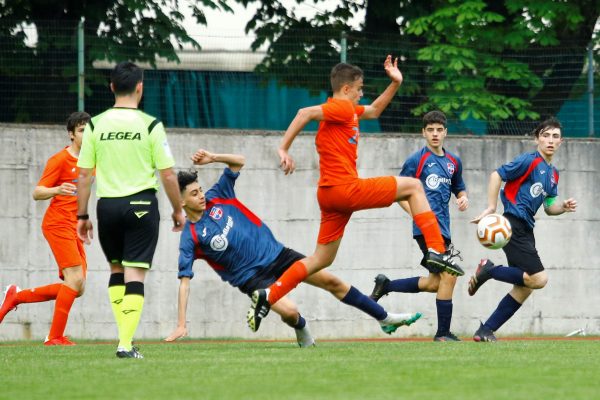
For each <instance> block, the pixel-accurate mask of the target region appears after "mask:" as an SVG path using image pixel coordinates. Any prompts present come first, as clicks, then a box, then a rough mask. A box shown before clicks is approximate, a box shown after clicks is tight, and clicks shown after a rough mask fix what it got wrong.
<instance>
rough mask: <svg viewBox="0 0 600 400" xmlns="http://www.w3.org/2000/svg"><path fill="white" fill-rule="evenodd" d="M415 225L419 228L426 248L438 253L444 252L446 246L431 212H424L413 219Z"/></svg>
mask: <svg viewBox="0 0 600 400" xmlns="http://www.w3.org/2000/svg"><path fill="white" fill-rule="evenodd" d="M413 218H414V220H415V224H416V225H417V226H418V227H419V229H420V230H421V232H422V233H423V237H424V238H425V244H426V245H427V247H428V248H430V249H434V250H435V251H437V252H438V253H443V252H445V251H446V244H445V243H444V238H443V237H442V232H441V231H440V226H439V224H438V221H437V219H436V218H435V214H434V213H433V211H425V212H424V213H421V214H417V215H415V216H414V217H413Z"/></svg>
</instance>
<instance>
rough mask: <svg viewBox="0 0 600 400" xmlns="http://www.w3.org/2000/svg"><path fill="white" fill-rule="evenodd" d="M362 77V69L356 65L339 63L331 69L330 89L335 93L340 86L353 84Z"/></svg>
mask: <svg viewBox="0 0 600 400" xmlns="http://www.w3.org/2000/svg"><path fill="white" fill-rule="evenodd" d="M363 75H364V74H363V71H362V69H360V68H358V67H357V66H356V65H350V64H346V63H339V64H337V65H336V66H335V67H333V68H332V69H331V74H330V75H329V77H330V79H331V89H332V90H333V91H334V92H337V91H338V90H340V89H341V88H342V86H344V85H347V84H351V83H353V82H354V81H356V80H357V79H360V78H362V77H363Z"/></svg>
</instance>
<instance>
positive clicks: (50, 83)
mask: <svg viewBox="0 0 600 400" xmlns="http://www.w3.org/2000/svg"><path fill="white" fill-rule="evenodd" d="M180 3H182V2H181V1H178V0H155V1H148V0H121V1H115V0H95V1H85V0H84V1H81V0H65V1H56V0H4V1H2V2H0V49H5V50H3V53H0V54H1V55H2V58H1V59H0V87H2V93H3V94H4V95H5V96H6V95H7V94H8V95H9V98H8V99H7V100H8V103H9V104H8V106H9V108H10V109H11V111H12V115H8V116H7V115H5V116H3V117H4V118H5V119H7V120H17V121H38V122H47V121H55V120H56V118H57V115H56V113H57V112H59V113H62V114H65V115H66V114H68V112H70V111H73V107H74V106H73V105H74V104H76V102H75V101H73V102H63V103H62V104H60V102H57V101H56V100H57V97H58V96H59V94H61V95H60V96H61V97H62V95H64V93H65V92H70V93H71V94H72V96H73V93H74V91H75V88H74V87H73V86H74V85H73V83H74V82H76V78H75V77H76V76H77V65H76V63H75V62H74V60H76V59H77V57H76V54H77V53H76V43H77V25H78V23H79V21H80V19H81V17H84V18H85V30H86V42H85V56H86V59H85V63H86V71H87V72H88V73H89V75H88V76H86V79H87V81H88V82H90V81H91V82H92V83H93V82H99V81H101V82H102V83H103V84H106V83H105V79H106V77H105V76H103V75H98V74H94V69H93V68H92V62H93V61H96V60H107V61H122V60H130V61H137V62H148V63H150V64H151V65H155V63H156V60H157V58H159V57H162V58H165V59H167V60H170V61H178V58H177V54H176V50H177V48H181V47H182V46H183V45H184V44H189V45H192V46H193V47H195V48H198V49H199V48H200V46H199V45H198V43H197V42H196V41H195V40H194V39H192V38H191V37H189V35H188V34H187V33H186V31H185V29H184V27H183V25H182V22H183V19H184V16H183V14H182V13H181V11H180V6H181V4H180ZM186 4H187V6H188V7H189V8H190V9H191V12H192V15H193V16H194V18H195V19H196V21H197V22H198V23H199V24H204V25H205V24H206V17H205V15H204V12H203V9H205V8H206V7H209V8H213V9H221V10H224V11H231V9H230V8H229V7H228V6H227V4H226V0H198V1H189V2H186ZM28 25H33V26H34V27H35V32H36V34H37V43H36V44H35V45H33V46H32V45H31V44H30V43H28V41H27V39H28V38H27V34H26V32H27V31H26V27H27V26H28ZM9 49H10V50H9ZM8 51H10V53H8ZM36 75H38V76H45V77H46V78H47V79H46V82H44V87H43V89H42V90H40V88H39V86H38V85H39V82H32V81H31V80H30V79H29V78H30V77H31V76H36ZM69 87H70V90H69V91H68V90H67V89H69ZM88 90H89V87H88ZM10 94H12V96H10ZM34 94H35V99H32V98H31V97H32V96H33V95H34ZM11 97H12V98H11ZM59 98H60V97H59ZM57 103H58V104H57ZM5 104H6V103H5ZM61 106H62V107H61ZM58 110H62V111H58Z"/></svg>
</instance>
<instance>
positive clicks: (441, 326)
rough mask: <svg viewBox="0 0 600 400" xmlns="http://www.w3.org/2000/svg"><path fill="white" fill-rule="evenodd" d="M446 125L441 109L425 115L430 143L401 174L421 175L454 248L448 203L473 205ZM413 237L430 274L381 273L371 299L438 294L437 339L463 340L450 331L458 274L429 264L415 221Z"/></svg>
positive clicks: (463, 206)
mask: <svg viewBox="0 0 600 400" xmlns="http://www.w3.org/2000/svg"><path fill="white" fill-rule="evenodd" d="M446 125H447V121H446V116H445V115H444V113H443V112H441V111H431V112H428V113H427V114H425V115H424V116H423V137H424V138H425V141H426V145H425V147H423V148H422V149H421V150H419V151H417V152H416V153H414V154H412V155H411V156H410V157H409V158H408V159H407V160H406V162H405V163H404V166H403V167H402V171H401V172H400V175H401V176H408V177H413V178H417V179H419V180H420V181H421V183H422V184H423V188H424V189H425V195H426V196H427V201H428V202H429V206H430V207H431V211H433V213H434V214H435V216H436V218H437V221H438V224H439V226H440V229H441V231H442V237H443V238H444V242H445V244H446V247H447V248H448V249H452V250H453V247H452V246H451V237H450V210H449V207H448V203H449V202H450V198H451V196H452V194H454V196H455V197H456V204H457V206H458V209H459V211H465V210H466V209H467V207H468V206H469V199H468V198H467V192H466V186H465V183H464V181H463V178H462V162H461V160H460V158H459V157H458V156H456V155H455V154H452V153H450V152H449V151H447V150H446V149H445V148H444V139H445V138H446V135H447V134H448V129H447V127H446ZM399 204H400V206H401V207H402V208H403V209H404V210H405V211H406V212H408V213H409V214H411V215H412V213H411V209H410V206H409V204H408V202H407V201H400V202H399ZM413 237H414V239H415V240H416V241H417V243H418V245H419V248H420V249H421V251H422V252H423V260H422V261H421V265H422V266H423V267H425V268H427V269H428V270H429V275H428V276H415V277H411V278H405V279H396V280H392V281H390V279H389V278H388V277H387V276H385V275H383V274H380V275H377V277H376V278H375V287H374V288H373V292H372V293H371V298H372V299H373V300H375V301H377V300H379V298H381V296H384V295H386V294H388V293H390V292H403V293H419V292H431V293H436V294H437V295H436V301H435V302H436V308H437V316H438V328H437V332H436V334H435V336H434V340H435V341H438V342H447V341H459V339H458V338H457V337H456V336H455V335H454V334H453V333H452V332H450V323H451V322H452V308H453V305H452V294H453V292H454V286H455V285H456V276H453V275H451V274H449V273H447V272H445V271H441V270H439V269H438V270H436V269H432V268H431V267H430V266H428V264H427V263H426V262H425V256H426V254H427V245H426V244H425V238H424V237H423V233H422V232H421V230H420V229H419V227H418V226H417V225H416V224H415V223H413Z"/></svg>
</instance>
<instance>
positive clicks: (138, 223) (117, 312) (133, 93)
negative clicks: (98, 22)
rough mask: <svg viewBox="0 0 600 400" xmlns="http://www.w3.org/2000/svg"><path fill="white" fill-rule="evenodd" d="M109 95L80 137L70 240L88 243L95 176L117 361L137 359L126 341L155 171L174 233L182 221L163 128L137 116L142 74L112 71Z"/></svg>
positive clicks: (146, 255)
mask: <svg viewBox="0 0 600 400" xmlns="http://www.w3.org/2000/svg"><path fill="white" fill-rule="evenodd" d="M110 89H111V91H112V92H113V93H114V95H115V105H114V107H112V108H110V109H108V110H106V111H105V112H103V113H102V114H99V115H97V116H95V117H94V118H92V119H91V121H90V122H89V123H88V125H87V126H86V128H85V131H84V133H83V144H82V147H81V153H80V155H79V161H78V162H77V166H78V167H79V168H80V172H79V181H78V185H77V196H78V198H77V205H78V210H77V220H78V221H77V234H78V235H79V237H80V238H81V239H82V240H84V241H85V243H86V244H89V243H90V240H91V239H92V238H93V234H92V232H93V226H92V222H91V221H90V219H89V215H88V202H89V198H90V191H91V183H92V176H93V173H94V168H95V169H96V180H97V182H96V195H97V197H98V204H97V208H96V214H97V218H98V235H99V239H100V245H101V246H102V251H103V252H104V255H105V256H106V259H107V261H108V263H109V264H110V270H111V275H110V280H109V282H108V295H109V298H110V302H111V305H112V310H113V314H114V316H115V320H116V322H117V327H118V329H119V345H118V347H117V357H119V358H143V356H142V354H140V352H139V351H138V349H137V348H136V347H134V346H132V340H133V335H134V334H135V331H136V329H137V326H138V324H139V321H140V316H141V313H142V309H143V306H144V278H145V276H146V272H147V271H148V270H149V269H150V267H151V265H152V258H153V256H154V250H155V249H156V244H157V242H158V226H159V221H160V215H159V212H158V204H157V198H156V191H157V189H158V186H159V185H158V179H157V178H156V174H155V172H156V170H157V169H158V171H159V175H160V179H161V181H162V184H163V187H164V189H165V192H166V194H167V197H168V198H169V201H170V202H171V206H172V208H173V213H172V214H171V217H172V218H173V226H174V227H173V231H180V230H181V229H182V227H183V225H184V223H185V218H184V216H183V212H182V208H181V198H180V193H179V185H178V183H177V176H176V174H175V172H174V170H173V166H174V165H175V161H174V159H173V155H172V154H171V150H170V148H169V144H168V142H167V137H166V133H165V129H164V127H163V124H162V123H161V122H160V121H158V120H157V119H155V118H154V117H152V116H150V115H148V114H146V113H144V112H142V111H140V110H139V109H138V105H139V103H140V100H141V98H142V93H143V89H144V84H143V71H142V69H140V68H139V67H138V66H137V65H135V64H133V63H131V62H122V63H119V64H118V65H117V66H116V67H115V68H114V69H113V71H112V72H111V74H110Z"/></svg>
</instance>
